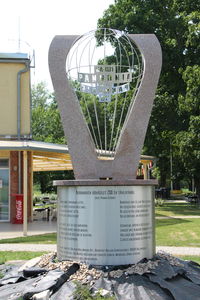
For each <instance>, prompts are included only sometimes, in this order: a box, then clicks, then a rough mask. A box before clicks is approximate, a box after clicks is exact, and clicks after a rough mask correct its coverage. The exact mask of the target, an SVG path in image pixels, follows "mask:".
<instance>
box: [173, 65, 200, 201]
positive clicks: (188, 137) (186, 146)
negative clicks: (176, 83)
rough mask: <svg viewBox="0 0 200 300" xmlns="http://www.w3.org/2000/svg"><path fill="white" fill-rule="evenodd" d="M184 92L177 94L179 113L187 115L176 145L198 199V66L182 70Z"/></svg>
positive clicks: (199, 167)
mask: <svg viewBox="0 0 200 300" xmlns="http://www.w3.org/2000/svg"><path fill="white" fill-rule="evenodd" d="M182 76H183V80H184V82H185V83H186V94H185V95H184V96H183V95H180V96H179V107H180V114H182V115H184V116H187V118H186V117H185V119H186V120H188V123H187V124H186V126H185V130H183V131H180V132H179V133H178V134H177V135H176V146H177V149H178V151H179V155H180V157H181V160H182V164H183V165H184V167H185V168H186V171H187V173H188V175H189V176H190V178H191V179H192V178H193V179H194V183H195V187H196V192H197V195H198V198H199V201H200V172H199V170H200V66H199V65H194V66H193V67H191V66H188V67H187V68H186V69H185V71H183V72H182Z"/></svg>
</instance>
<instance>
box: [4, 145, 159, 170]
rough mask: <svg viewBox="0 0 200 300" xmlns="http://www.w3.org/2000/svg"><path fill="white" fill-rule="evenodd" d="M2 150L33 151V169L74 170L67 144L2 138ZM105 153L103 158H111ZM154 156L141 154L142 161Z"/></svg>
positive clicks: (144, 161)
mask: <svg viewBox="0 0 200 300" xmlns="http://www.w3.org/2000/svg"><path fill="white" fill-rule="evenodd" d="M0 151H31V152H32V154H33V171H59V170H72V169H73V166H72V162H71V156H70V154H69V149H68V146H67V145H60V144H53V143H46V142H39V141H32V140H26V141H24V140H1V141H0ZM109 154H110V153H109V152H108V153H105V156H103V157H102V158H101V159H109V156H110V155H109ZM154 159H155V158H154V157H153V156H147V155H141V160H140V162H141V163H149V162H150V161H152V160H154Z"/></svg>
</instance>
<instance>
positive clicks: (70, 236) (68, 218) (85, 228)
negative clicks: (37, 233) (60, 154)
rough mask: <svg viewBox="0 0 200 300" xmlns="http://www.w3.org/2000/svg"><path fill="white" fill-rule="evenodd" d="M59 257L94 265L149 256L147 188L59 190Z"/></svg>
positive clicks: (149, 194)
mask: <svg viewBox="0 0 200 300" xmlns="http://www.w3.org/2000/svg"><path fill="white" fill-rule="evenodd" d="M58 197H59V206H58V219H59V223H58V240H59V243H58V258H59V259H60V260H78V261H83V262H86V263H88V264H95V265H119V264H130V263H136V262H138V261H139V260H141V259H142V258H144V257H146V258H151V257H152V256H153V254H154V239H153V236H154V224H153V219H154V218H153V207H152V187H151V186H76V187H59V188H58Z"/></svg>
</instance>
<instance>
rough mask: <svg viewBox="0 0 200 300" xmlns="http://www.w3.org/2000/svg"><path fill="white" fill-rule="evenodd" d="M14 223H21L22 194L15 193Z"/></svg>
mask: <svg viewBox="0 0 200 300" xmlns="http://www.w3.org/2000/svg"><path fill="white" fill-rule="evenodd" d="M13 196H15V221H14V223H15V224H22V223H23V195H22V194H15V195H13Z"/></svg>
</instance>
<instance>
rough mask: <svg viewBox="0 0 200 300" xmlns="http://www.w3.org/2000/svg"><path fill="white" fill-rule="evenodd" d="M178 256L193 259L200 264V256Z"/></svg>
mask: <svg viewBox="0 0 200 300" xmlns="http://www.w3.org/2000/svg"><path fill="white" fill-rule="evenodd" d="M176 257H179V258H180V259H183V260H192V261H195V262H196V263H198V264H200V256H191V255H186V256H185V255H176Z"/></svg>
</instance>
